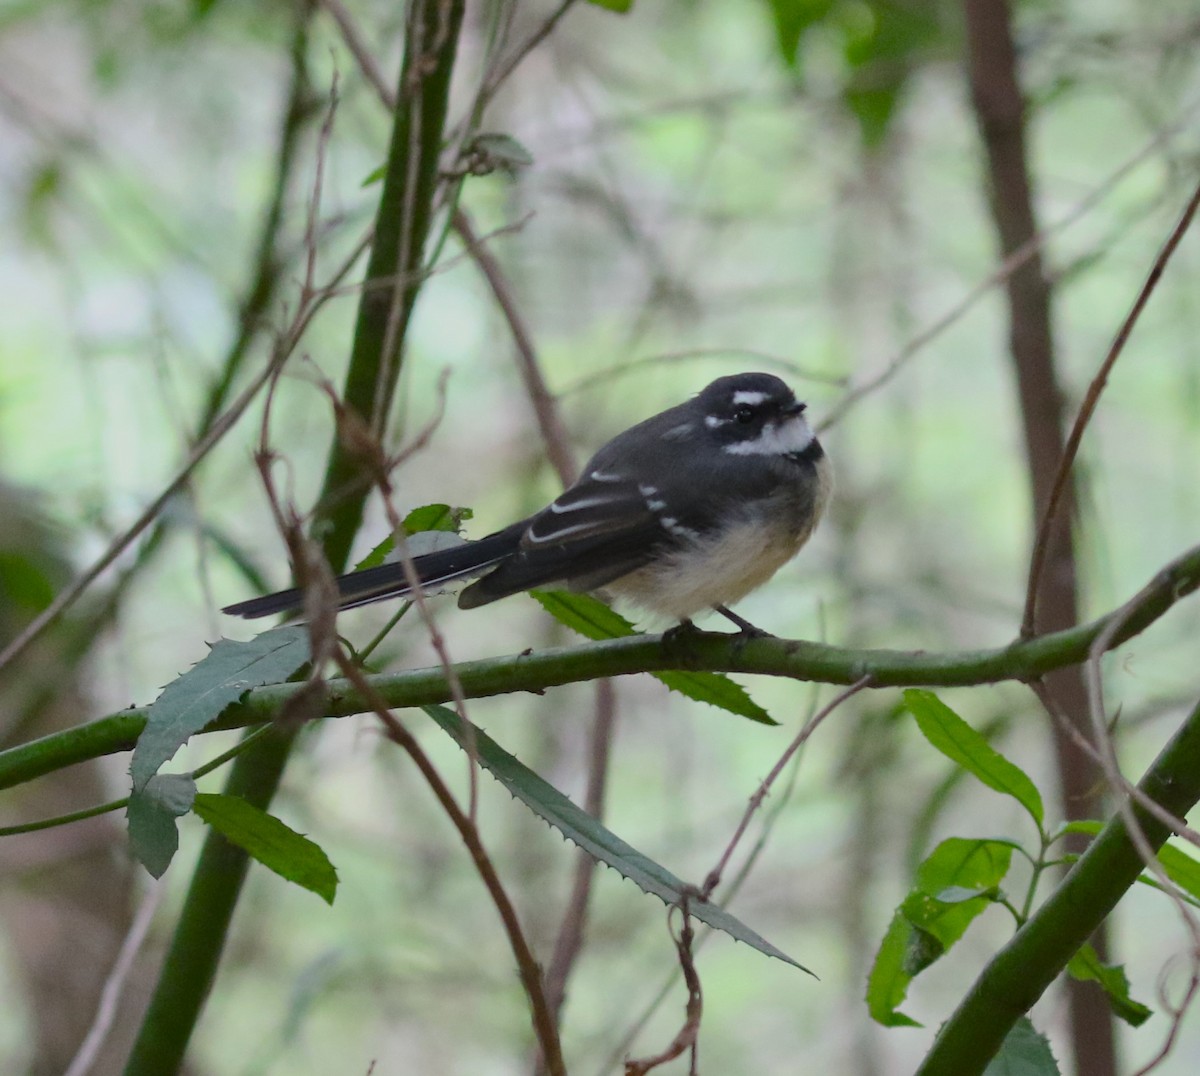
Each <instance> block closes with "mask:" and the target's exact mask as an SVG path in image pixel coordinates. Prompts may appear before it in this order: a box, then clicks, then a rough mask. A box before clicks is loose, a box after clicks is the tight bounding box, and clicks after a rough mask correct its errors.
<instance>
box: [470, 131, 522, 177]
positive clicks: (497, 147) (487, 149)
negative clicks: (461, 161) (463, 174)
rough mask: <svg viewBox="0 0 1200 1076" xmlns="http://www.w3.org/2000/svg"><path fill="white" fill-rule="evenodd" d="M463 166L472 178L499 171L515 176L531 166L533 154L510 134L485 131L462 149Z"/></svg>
mask: <svg viewBox="0 0 1200 1076" xmlns="http://www.w3.org/2000/svg"><path fill="white" fill-rule="evenodd" d="M463 157H464V158H465V166H466V167H467V168H468V169H469V170H470V173H471V175H473V176H486V175H489V174H491V173H492V172H496V171H500V172H503V173H505V174H506V175H508V176H516V175H517V174H518V173H519V172H520V171H521V169H523V168H528V167H529V166H530V165H531V164H533V154H532V153H530V152H529V150H527V149H526V148H525V147H524V146H523V145H521V143H520V142H518V141H517V140H516V139H515V138H513V136H512V135H510V134H502V133H499V132H492V131H485V132H481V133H480V134H477V135H476V136H475V137H474V138H472V139H471V141H470V142H469V143H468V144H467V145H466V146H465V147H464V149H463Z"/></svg>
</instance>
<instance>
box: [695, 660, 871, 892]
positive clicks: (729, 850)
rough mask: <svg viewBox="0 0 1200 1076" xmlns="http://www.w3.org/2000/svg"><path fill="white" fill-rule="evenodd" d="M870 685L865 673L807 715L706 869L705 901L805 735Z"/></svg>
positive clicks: (805, 740) (805, 738)
mask: <svg viewBox="0 0 1200 1076" xmlns="http://www.w3.org/2000/svg"><path fill="white" fill-rule="evenodd" d="M870 686H871V677H870V676H864V677H863V678H862V679H860V680H857V681H855V682H854V683H853V684H851V685H850V686H849V687H848V688H846V689H845V690H844V691H839V692H838V694H837V695H835V696H834V697H833V699H832V701H830V702H829V704H828V705H826V706H824V707H823V708H822V709H820V710H818V711H817V712H816V713H815V714H813V716H812V717H810V718H809V719H808V720H807V721H806V722H804V725H803V726H802V727H801V729H800V731H799V732H798V733H797V734H796V737H795V739H793V740H792V742H791V743H790V744H788V746H787V748H786V750H785V751H784V752H783V754H782V755H780V756H779V759H778V761H777V762H776V763H775V765H774V766H772V767H771V772H770V773H768V774H767V776H766V777H765V778H763V781H762V783H761V784H760V785H759V786H758V788H757V789H756V790H755V792H754V795H752V796H751V797H750V802H749V804H748V805H747V807H746V810H745V813H744V814H743V815H742V820H741V821H740V822H739V823H738V826H737V829H735V830H734V832H733V837H732V838H730V841H729V844H728V845H727V846H726V848H725V851H724V852H722V853H721V858H720V859H718V860H717V865H716V866H715V867H713V869H712V870H710V871H709V872H708V876H707V877H706V878H705V879H704V887H703V888H702V889H701V890H700V896H701V897H702V898H703V899H704V900H708V898H709V897H710V896H712V892H713V890H714V889H716V888H717V886H718V885H720V884H721V876H722V875H723V874H724V873H725V868H726V867H727V866H729V860H730V858H731V857H732V856H733V852H734V849H736V848H737V846H738V844H739V843H740V842H741V839H742V837H743V836H744V835H745V833H746V830H747V828H748V827H749V825H750V820H751V819H752V818H753V817H754V814H755V812H756V811H757V810H758V809H759V808H760V807H761V806H762V804H763V801H764V800H765V799H766V798H767V793H769V792H770V791H771V786H772V785H773V784H774V783H775V782H776V781H777V780H778V779H779V775H780V774H781V773H783V771H784V768H785V767H786V766H787V764H788V762H790V761H791V759H792V756H793V755H795V753H796V752H797V751H799V750H800V748H801V747H803V746H804V744H805V743H807V742H808V738H809V737H810V736H811V735H812V734H813V733H814V732H816V731H817V728H818V726H819V725H820V724H821V723H822V722H823V721H824V720H825V719H826V718H827V717H828V716H829V715H830V714H831V713H833V711H834V710H836V709H837V708H838V707H839V706H841V705H842V703H844V702H845V701H846V700H847V699H848V698H850V697H851V696H852V695H857V694H858V693H859V692H860V691H862V690H863V689H864V688H868V687H870Z"/></svg>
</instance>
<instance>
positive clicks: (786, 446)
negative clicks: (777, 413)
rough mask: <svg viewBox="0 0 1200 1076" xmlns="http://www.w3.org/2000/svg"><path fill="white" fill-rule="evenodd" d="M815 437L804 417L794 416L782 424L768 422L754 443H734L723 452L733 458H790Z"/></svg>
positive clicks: (806, 446)
mask: <svg viewBox="0 0 1200 1076" xmlns="http://www.w3.org/2000/svg"><path fill="white" fill-rule="evenodd" d="M814 437H815V434H814V433H813V432H812V429H811V427H810V426H809V425H808V422H807V421H806V420H805V418H804V416H803V415H793V416H792V417H791V418H787V419H784V421H783V422H781V423H775V422H768V423H767V425H765V426H764V427H763V430H762V433H760V434H759V435H758V436H757V437H756V438H754V440H753V441H734V442H733V444H730V445H726V446H725V447H724V449H723V451H725V452H728V453H729V454H730V455H732V456H790V455H792V454H793V453H796V452H803V451H804V450H805V449H806V448H808V446H809V445H811V444H812V443H813V439H814Z"/></svg>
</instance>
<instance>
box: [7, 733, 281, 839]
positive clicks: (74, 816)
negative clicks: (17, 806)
mask: <svg viewBox="0 0 1200 1076" xmlns="http://www.w3.org/2000/svg"><path fill="white" fill-rule="evenodd" d="M270 731H271V726H270V725H264V726H263V727H262V728H258V729H255V730H254V731H253V732H251V733H248V734H247V735H246V736H244V737H243V738H242V739H241V740H240V741H239V742H238V743H236V744H235V745H234V746H233V747H231V748H230V749H229V750H228V751H222V752H221V754H219V755H217V757H216V758H214V759H212V760H210V761H209V762H206V763H205V764H204V765H203V766H201V767H200V768H199V769H196V770H193V771H192V779H193V780H196V779H197V778H200V777H203V776H204V775H205V774H206V773H212V771H213V770H215V769H216V768H217V767H218V766H224V765H225V763H226V762H228V761H229V760H230V759H233V758H236V757H237V756H238V755H240V754H241V753H242V752H243V751H245V750H246V748H247V747H249V746H250V745H251V744H252V743H255V742H256V741H258V740H261V739H262V738H263V736H265V735H266V734H267V733H268V732H270ZM128 806H129V797H128V796H123V797H122V798H121V799H119V800H109V801H108V803H101V804H100V805H99V806H96V807H85V808H84V809H83V810H82V811H72V812H71V813H70V814H60V815H56V816H55V817H54V818H43V819H41V820H40V821H37V822H22V823H20V824H19V825H16V826H0V837H15V836H16V835H17V834H18V833H36V832H37V831H38V830H40V829H54V828H55V827H56V826H69V825H70V824H71V823H72V822H82V821H83V820H84V819H85V818H95V817H96V815H98V814H108V813H109V812H110V811H119V810H120V809H121V808H122V807H128Z"/></svg>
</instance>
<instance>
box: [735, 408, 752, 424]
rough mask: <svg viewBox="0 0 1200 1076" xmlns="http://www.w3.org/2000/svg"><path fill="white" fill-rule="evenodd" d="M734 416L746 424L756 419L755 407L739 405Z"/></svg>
mask: <svg viewBox="0 0 1200 1076" xmlns="http://www.w3.org/2000/svg"><path fill="white" fill-rule="evenodd" d="M733 417H734V418H735V419H736V420H737V421H738V422H740V423H741V424H742V425H743V426H744V425H746V423H748V422H753V421H754V409H753V408H751V407H739V408H738V409H737V410H736V411H734V413H733Z"/></svg>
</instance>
